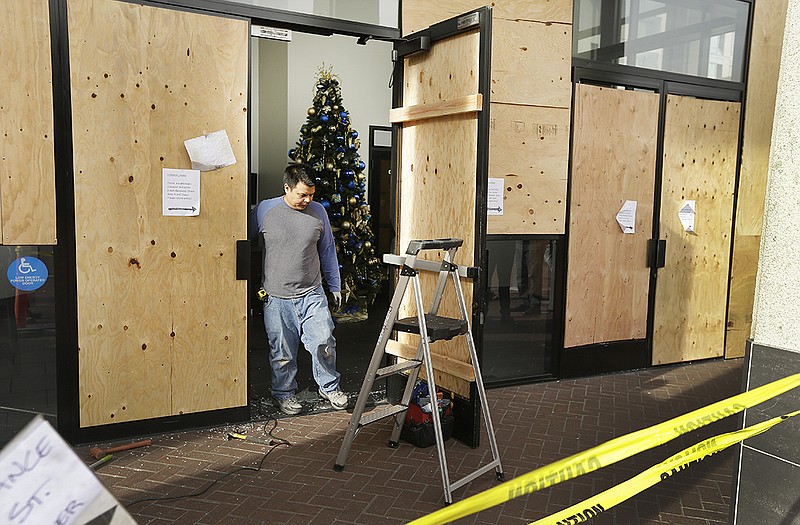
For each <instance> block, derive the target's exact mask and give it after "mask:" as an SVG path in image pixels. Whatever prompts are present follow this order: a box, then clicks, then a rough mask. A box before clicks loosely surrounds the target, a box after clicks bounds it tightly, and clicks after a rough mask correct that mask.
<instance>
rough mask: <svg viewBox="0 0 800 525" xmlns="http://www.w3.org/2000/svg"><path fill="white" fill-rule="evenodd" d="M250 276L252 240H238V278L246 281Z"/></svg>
mask: <svg viewBox="0 0 800 525" xmlns="http://www.w3.org/2000/svg"><path fill="white" fill-rule="evenodd" d="M249 278H250V241H248V240H243V241H242V240H238V241H236V280H237V281H246V280H247V279H249Z"/></svg>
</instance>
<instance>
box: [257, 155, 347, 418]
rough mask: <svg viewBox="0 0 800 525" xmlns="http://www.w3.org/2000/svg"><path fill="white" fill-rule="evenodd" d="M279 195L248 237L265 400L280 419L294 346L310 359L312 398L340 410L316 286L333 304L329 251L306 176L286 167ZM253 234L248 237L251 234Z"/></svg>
mask: <svg viewBox="0 0 800 525" xmlns="http://www.w3.org/2000/svg"><path fill="white" fill-rule="evenodd" d="M283 190H284V195H283V196H280V197H274V198H272V199H267V200H264V201H261V203H259V205H258V206H257V207H256V209H255V210H254V211H253V216H252V219H253V232H257V233H258V234H260V235H261V236H262V238H263V239H264V268H263V273H262V275H263V280H262V286H263V288H264V291H266V293H267V297H266V298H265V300H264V327H265V328H266V331H267V338H268V339H269V346H270V365H271V367H272V397H273V398H274V399H275V402H276V403H277V405H278V408H279V409H280V411H281V412H283V413H284V414H290V415H294V414H299V413H300V412H302V410H303V405H301V404H300V402H299V400H298V399H297V395H296V393H297V381H296V379H295V377H296V375H297V352H298V348H299V345H300V342H301V341H302V343H303V346H304V347H305V348H306V350H308V352H309V353H310V354H311V361H312V365H313V366H312V371H313V373H314V380H315V381H316V382H317V385H318V386H319V394H320V396H321V397H322V398H323V399H327V400H328V401H330V403H331V406H333V408H335V409H338V410H342V409H344V408H346V407H347V395H346V394H345V393H344V392H342V391H341V390H340V389H339V373H338V372H337V371H336V340H335V339H334V337H333V319H332V318H331V314H330V311H329V310H328V299H327V297H326V296H325V291H324V290H323V288H322V278H323V277H324V278H325V282H326V283H327V285H328V288H329V289H330V291H331V293H332V294H333V297H334V300H335V301H336V304H337V305H339V304H341V297H342V295H341V279H340V277H339V262H338V260H337V258H336V243H335V241H334V238H333V232H332V231H331V224H330V221H329V220H328V214H327V212H326V211H325V208H324V207H323V206H322V205H321V204H319V203H317V202H314V200H313V199H314V190H315V188H314V177H313V171H312V170H311V169H310V168H309V167H308V166H305V165H303V164H290V165H289V166H288V167H287V168H286V171H285V172H284V175H283ZM254 234H255V233H254Z"/></svg>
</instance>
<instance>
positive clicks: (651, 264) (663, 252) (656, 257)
mask: <svg viewBox="0 0 800 525" xmlns="http://www.w3.org/2000/svg"><path fill="white" fill-rule="evenodd" d="M666 264H667V240H666V239H650V240H649V241H647V267H648V268H663V267H664V266H666Z"/></svg>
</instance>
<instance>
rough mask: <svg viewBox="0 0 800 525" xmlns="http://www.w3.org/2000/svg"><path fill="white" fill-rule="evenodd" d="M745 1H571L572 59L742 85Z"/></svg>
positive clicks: (745, 33) (746, 12)
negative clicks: (573, 28)
mask: <svg viewBox="0 0 800 525" xmlns="http://www.w3.org/2000/svg"><path fill="white" fill-rule="evenodd" d="M750 5H751V4H750V3H749V2H745V1H739V0H691V1H689V0H576V2H575V14H574V20H575V31H574V32H573V56H574V57H576V58H583V59H589V60H596V61H598V62H607V63H612V64H621V65H629V66H635V67H641V68H647V69H655V70H658V71H665V72H671V73H681V74H686V75H693V76H698V77H704V78H710V79H717V80H729V81H733V82H741V81H742V69H743V60H744V49H745V42H746V40H747V38H746V37H747V23H748V14H749V9H750Z"/></svg>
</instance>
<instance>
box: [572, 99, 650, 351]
mask: <svg viewBox="0 0 800 525" xmlns="http://www.w3.org/2000/svg"><path fill="white" fill-rule="evenodd" d="M575 89H576V94H575V117H574V118H575V120H574V135H573V153H572V155H573V161H572V165H573V167H572V178H571V188H572V189H571V195H570V213H569V245H568V253H567V299H566V301H567V306H566V312H567V313H566V320H565V323H566V326H565V334H564V347H565V348H570V347H577V346H583V345H591V344H596V343H601V342H609V341H625V340H632V339H644V338H645V337H646V335H647V308H648V295H649V294H648V289H649V278H650V269H649V268H648V267H647V241H648V240H649V239H650V238H651V236H652V220H653V202H654V184H655V164H656V137H657V129H658V106H659V96H658V94H656V93H650V92H642V91H632V90H622V89H614V88H606V87H597V86H591V85H586V84H578V85H577V86H576V88H575ZM626 200H632V201H636V203H637V208H636V224H635V233H632V234H625V233H623V232H622V229H621V228H620V226H619V224H618V223H617V220H616V216H617V213H618V212H619V210H620V208H621V207H622V205H623V203H624V202H625V201H626Z"/></svg>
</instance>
